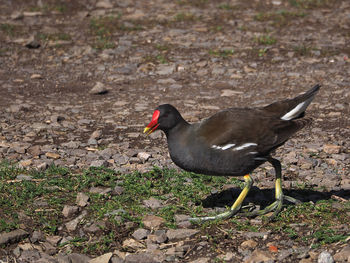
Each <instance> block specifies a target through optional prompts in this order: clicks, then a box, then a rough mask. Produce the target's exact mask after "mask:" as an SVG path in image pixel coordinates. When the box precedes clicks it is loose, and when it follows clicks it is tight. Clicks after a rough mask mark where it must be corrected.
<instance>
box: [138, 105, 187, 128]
mask: <svg viewBox="0 0 350 263" xmlns="http://www.w3.org/2000/svg"><path fill="white" fill-rule="evenodd" d="M183 121H184V119H183V118H182V116H181V114H180V113H179V111H178V110H177V109H176V108H175V107H174V106H172V105H170V104H163V105H160V106H158V107H157V108H156V109H155V111H154V113H153V116H152V120H151V122H150V123H149V124H148V125H147V127H146V128H145V130H144V132H148V134H150V133H152V132H154V131H155V130H156V129H160V130H162V131H164V132H165V133H167V131H169V130H170V129H172V128H173V127H175V126H176V125H177V124H179V123H180V122H183Z"/></svg>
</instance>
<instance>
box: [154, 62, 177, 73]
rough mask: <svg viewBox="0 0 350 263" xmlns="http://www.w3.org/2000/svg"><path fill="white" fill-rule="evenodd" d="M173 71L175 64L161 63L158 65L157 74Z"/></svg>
mask: <svg viewBox="0 0 350 263" xmlns="http://www.w3.org/2000/svg"><path fill="white" fill-rule="evenodd" d="M174 71H175V65H170V66H169V65H164V64H161V65H159V66H158V71H157V74H159V75H169V74H172V73H173V72H174Z"/></svg>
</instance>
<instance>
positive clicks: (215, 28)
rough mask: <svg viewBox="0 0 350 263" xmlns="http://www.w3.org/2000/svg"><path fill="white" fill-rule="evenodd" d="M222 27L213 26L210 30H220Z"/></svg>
mask: <svg viewBox="0 0 350 263" xmlns="http://www.w3.org/2000/svg"><path fill="white" fill-rule="evenodd" d="M223 29H224V28H223V27H222V26H214V27H212V28H211V29H210V30H211V31H213V32H221V31H222V30H223Z"/></svg>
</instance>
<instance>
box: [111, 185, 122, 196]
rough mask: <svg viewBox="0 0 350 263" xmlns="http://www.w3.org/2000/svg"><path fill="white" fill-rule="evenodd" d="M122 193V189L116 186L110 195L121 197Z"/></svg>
mask: <svg viewBox="0 0 350 263" xmlns="http://www.w3.org/2000/svg"><path fill="white" fill-rule="evenodd" d="M123 192H124V188H123V187H121V186H119V185H117V186H116V187H114V189H113V192H112V195H121V194H122V193H123Z"/></svg>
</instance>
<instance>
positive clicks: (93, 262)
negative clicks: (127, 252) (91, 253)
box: [89, 252, 113, 263]
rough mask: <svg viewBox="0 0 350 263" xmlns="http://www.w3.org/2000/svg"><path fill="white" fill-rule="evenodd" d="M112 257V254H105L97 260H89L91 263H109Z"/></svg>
mask: <svg viewBox="0 0 350 263" xmlns="http://www.w3.org/2000/svg"><path fill="white" fill-rule="evenodd" d="M112 255H113V253H112V252H109V253H106V254H103V255H101V256H99V257H97V258H94V259H91V260H89V263H109V260H110V259H111V257H112Z"/></svg>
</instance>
